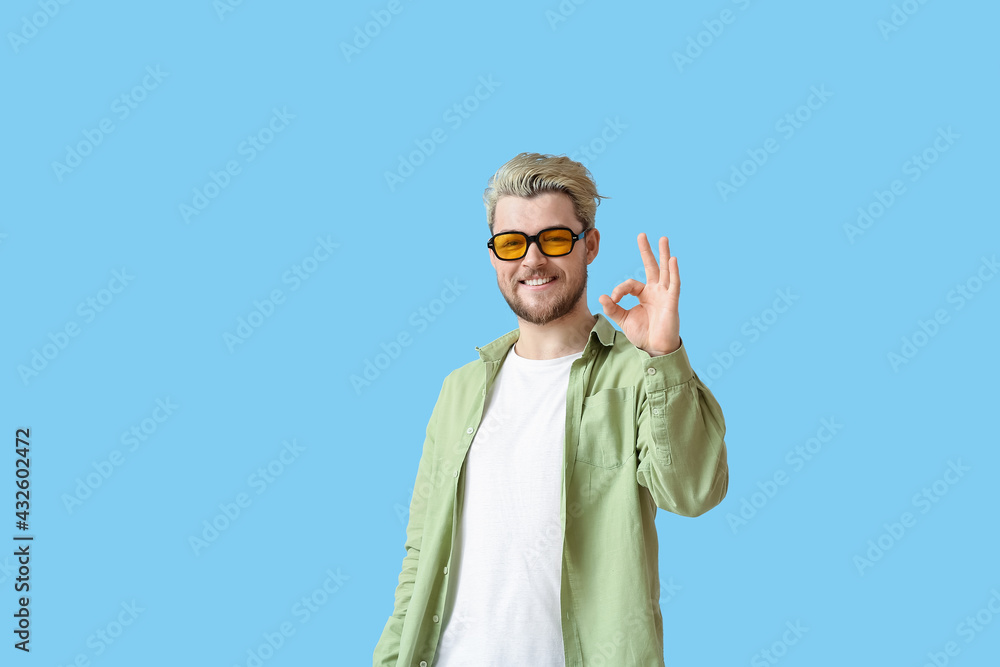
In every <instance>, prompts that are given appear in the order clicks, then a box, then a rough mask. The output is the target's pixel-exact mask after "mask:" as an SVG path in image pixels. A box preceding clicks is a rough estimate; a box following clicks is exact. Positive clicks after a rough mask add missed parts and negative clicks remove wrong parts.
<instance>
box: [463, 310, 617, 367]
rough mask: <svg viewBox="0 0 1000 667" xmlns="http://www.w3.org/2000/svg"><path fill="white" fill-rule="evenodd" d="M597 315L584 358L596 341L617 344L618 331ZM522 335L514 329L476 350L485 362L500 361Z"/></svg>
mask: <svg viewBox="0 0 1000 667" xmlns="http://www.w3.org/2000/svg"><path fill="white" fill-rule="evenodd" d="M596 315H597V321H596V322H595V323H594V328H593V329H591V330H590V336H589V337H588V338H587V346H586V347H585V348H583V355H584V356H587V355H588V352H589V351H590V350H591V348H592V347H593V346H594V345H596V344H597V343H594V340H595V339H596V340H597V341H598V343H599V344H601V345H604V346H605V347H611V346H612V345H614V344H615V334H616V333H617V331H616V330H615V328H614V327H613V326H612V325H611V322H609V321H608V319H607V318H606V317H604V315H602V314H601V313H596ZM520 335H521V330H520V329H514V330H513V331H510V332H508V333H505V334H504V335H502V336H500V337H499V338H497V339H496V340H494V341H492V342H490V343H487V344H486V345H483V346H482V347H480V346H478V345H477V346H476V350H477V351H478V352H479V358H480V359H482V360H483V361H499V360H501V359H503V358H504V357H505V356H506V355H507V352H508V350H510V348H511V347H513V345H514V343H516V342H517V339H518V338H519V337H520Z"/></svg>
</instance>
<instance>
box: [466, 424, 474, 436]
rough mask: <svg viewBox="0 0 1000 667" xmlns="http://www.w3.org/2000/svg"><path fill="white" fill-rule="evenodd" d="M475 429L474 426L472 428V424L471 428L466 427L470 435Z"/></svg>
mask: <svg viewBox="0 0 1000 667" xmlns="http://www.w3.org/2000/svg"><path fill="white" fill-rule="evenodd" d="M475 430H476V429H474V428H472V427H471V426H470V427H469V428H467V429H465V432H466V433H468V434H469V435H472V432H473V431H475Z"/></svg>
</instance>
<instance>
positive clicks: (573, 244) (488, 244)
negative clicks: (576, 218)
mask: <svg viewBox="0 0 1000 667" xmlns="http://www.w3.org/2000/svg"><path fill="white" fill-rule="evenodd" d="M556 230H560V231H561V230H565V231H567V232H569V233H570V243H569V250H567V251H566V252H564V253H562V254H559V255H550V254H549V253H547V252H545V251H544V250H543V249H542V244H541V243H539V242H538V237H539V236H541V235H542V234H544V233H545V232H553V231H556ZM588 231H590V230H589V229H585V230H583V231H582V232H580V233H579V234H577V233H575V232H574V231H573V230H572V229H570V228H569V227H547V228H546V229H542V230H539V232H538V233H537V234H535V235H534V236H529V235H527V234H525V233H524V232H500V233H499V234H494V235H493V236H491V237H490V240H489V241H487V242H486V247H487V248H489V249H490V250H492V251H493V256H494V257H496V258H497V259H499V260H500V261H501V262H516V261H518V260H519V259H524V257H525V255H527V254H528V250H529V249H530V248H531V244H532V243H534V244H535V245H536V246H538V252H540V253H542V254H543V255H545V256H546V257H565V256H566V255H568V254H570V253H571V252H573V248H575V247H576V242H577V241H579V240H580V239H582V238H583V235H584V234H586V233H587V232H588ZM506 234H520V235H521V236H523V237H524V238H525V239H527V241H526V242H525V244H524V254H522V255H521V256H520V257H501V256H500V255H499V254H497V249H496V246H495V245H494V244H493V242H494V241H495V240H496V238H497V237H498V236H504V235H506Z"/></svg>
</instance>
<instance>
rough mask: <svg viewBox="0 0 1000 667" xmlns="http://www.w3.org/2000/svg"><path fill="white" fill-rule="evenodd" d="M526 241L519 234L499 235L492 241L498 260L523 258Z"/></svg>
mask: <svg viewBox="0 0 1000 667" xmlns="http://www.w3.org/2000/svg"><path fill="white" fill-rule="evenodd" d="M525 245H526V241H525V239H524V237H523V236H521V235H520V234H500V235H499V236H497V237H496V238H495V239H493V248H494V250H496V253H497V257H499V258H500V259H517V258H519V257H522V256H524V249H525Z"/></svg>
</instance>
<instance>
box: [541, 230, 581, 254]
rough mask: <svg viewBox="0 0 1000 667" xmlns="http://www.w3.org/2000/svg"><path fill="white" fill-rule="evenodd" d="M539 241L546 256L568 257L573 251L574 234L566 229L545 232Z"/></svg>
mask: <svg viewBox="0 0 1000 667" xmlns="http://www.w3.org/2000/svg"><path fill="white" fill-rule="evenodd" d="M538 241H539V243H540V244H541V246H542V251H543V252H544V253H545V254H546V255H552V256H559V255H566V254H569V251H570V250H572V249H573V233H572V232H570V231H569V230H566V229H553V230H551V231H548V232H545V233H543V234H542V235H541V237H540V238H539V239H538Z"/></svg>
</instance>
